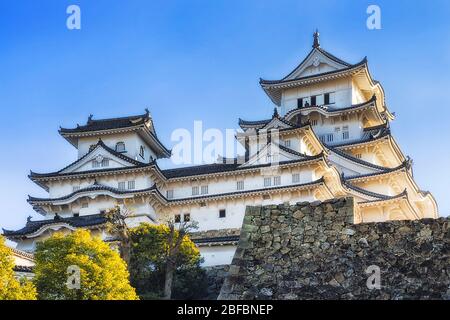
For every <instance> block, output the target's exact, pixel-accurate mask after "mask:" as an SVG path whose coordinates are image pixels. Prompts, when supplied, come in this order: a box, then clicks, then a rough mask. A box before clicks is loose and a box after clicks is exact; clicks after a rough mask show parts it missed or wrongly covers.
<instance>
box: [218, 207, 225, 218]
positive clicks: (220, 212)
mask: <svg viewBox="0 0 450 320" xmlns="http://www.w3.org/2000/svg"><path fill="white" fill-rule="evenodd" d="M226 216H227V212H226V211H225V209H220V210H219V218H225V217H226Z"/></svg>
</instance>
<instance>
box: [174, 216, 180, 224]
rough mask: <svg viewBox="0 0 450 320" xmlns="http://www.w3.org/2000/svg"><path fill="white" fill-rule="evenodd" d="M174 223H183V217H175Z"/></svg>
mask: <svg viewBox="0 0 450 320" xmlns="http://www.w3.org/2000/svg"><path fill="white" fill-rule="evenodd" d="M174 221H175V223H180V222H181V215H180V214H176V215H175V216H174Z"/></svg>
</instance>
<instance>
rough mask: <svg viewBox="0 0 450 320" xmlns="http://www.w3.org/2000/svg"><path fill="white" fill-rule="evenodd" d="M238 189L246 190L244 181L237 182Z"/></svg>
mask: <svg viewBox="0 0 450 320" xmlns="http://www.w3.org/2000/svg"><path fill="white" fill-rule="evenodd" d="M236 189H237V190H244V181H237V182H236Z"/></svg>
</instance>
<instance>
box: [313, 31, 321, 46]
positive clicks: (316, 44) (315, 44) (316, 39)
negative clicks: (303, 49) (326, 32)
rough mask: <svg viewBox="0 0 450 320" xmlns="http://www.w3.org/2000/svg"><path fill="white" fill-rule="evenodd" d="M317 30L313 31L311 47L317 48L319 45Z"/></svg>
mask: <svg viewBox="0 0 450 320" xmlns="http://www.w3.org/2000/svg"><path fill="white" fill-rule="evenodd" d="M319 36H320V33H319V30H318V29H316V32H314V43H313V48H318V47H320V42H319Z"/></svg>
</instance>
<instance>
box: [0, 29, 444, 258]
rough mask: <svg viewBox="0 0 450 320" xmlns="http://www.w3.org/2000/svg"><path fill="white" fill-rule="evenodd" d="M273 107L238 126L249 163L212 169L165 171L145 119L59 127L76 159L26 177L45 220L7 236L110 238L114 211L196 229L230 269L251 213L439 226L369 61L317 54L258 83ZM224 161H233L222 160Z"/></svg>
mask: <svg viewBox="0 0 450 320" xmlns="http://www.w3.org/2000/svg"><path fill="white" fill-rule="evenodd" d="M260 84H261V86H262V88H263V90H264V91H265V92H266V94H267V95H268V96H269V98H270V99H271V100H272V101H273V103H274V104H275V111H274V113H273V115H272V117H271V118H269V119H266V120H258V121H244V120H241V119H240V120H239V125H240V127H241V128H242V129H243V132H240V133H238V134H237V135H236V139H237V140H238V141H239V142H240V143H241V144H242V145H243V146H244V147H245V150H246V153H245V156H242V157H237V158H235V159H226V160H227V161H222V162H220V163H215V164H210V165H201V166H193V167H186V168H176V169H169V170H161V169H160V168H159V167H158V163H157V162H158V160H157V159H159V158H164V157H169V156H170V151H169V150H168V149H167V148H166V147H164V146H163V144H162V143H161V142H160V141H159V140H158V138H157V136H156V132H155V129H154V126H153V122H152V119H151V117H150V115H149V113H148V111H147V113H146V114H144V115H139V116H131V117H126V118H114V119H104V120H94V119H93V118H92V116H91V117H89V119H88V121H87V123H86V124H85V125H83V126H77V127H76V128H75V129H63V128H62V129H61V130H60V134H61V135H62V136H63V137H64V138H65V139H66V140H67V141H68V142H70V143H71V144H72V145H73V146H75V147H76V148H77V149H78V159H77V160H76V161H75V162H73V163H72V164H70V165H68V166H67V167H65V168H63V169H61V170H59V171H56V172H52V173H46V174H38V173H34V172H32V173H31V174H30V179H31V180H32V181H34V182H35V183H37V184H38V185H39V186H41V187H43V188H44V189H45V190H47V191H48V192H49V197H48V198H45V199H42V198H34V197H30V198H29V200H28V201H29V203H30V204H31V205H32V206H33V208H34V209H35V210H36V211H37V212H39V213H41V214H42V215H43V216H44V218H43V219H42V220H39V221H31V220H30V219H29V220H28V222H27V224H26V226H25V227H24V228H23V229H20V230H17V231H8V230H4V235H5V236H7V237H8V238H9V239H11V240H13V241H16V242H17V243H18V248H19V249H21V250H26V251H33V249H34V247H35V244H36V242H37V241H40V240H42V239H45V238H46V237H48V236H49V235H50V234H51V233H52V232H54V231H56V230H58V231H67V232H70V230H74V229H75V228H79V227H82V228H89V229H91V230H93V232H94V233H96V234H99V235H101V236H102V237H103V238H104V239H106V240H107V239H108V234H106V232H105V230H104V224H105V218H104V212H105V211H106V210H108V209H109V208H111V207H113V206H114V205H116V204H119V205H121V206H125V207H127V208H128V209H130V210H131V211H132V212H133V217H132V218H131V219H130V223H131V224H134V225H135V224H138V223H140V222H144V221H145V222H150V223H161V222H164V221H166V220H167V219H175V221H177V222H181V221H188V220H189V221H197V222H198V226H199V230H198V233H196V234H195V235H193V239H194V241H195V242H196V243H197V245H198V246H199V248H200V252H201V253H202V255H203V257H204V258H205V265H206V266H211V265H220V264H228V263H230V262H231V259H232V257H233V255H234V251H235V248H236V244H237V241H238V240H239V228H240V227H241V225H242V219H243V216H244V213H245V208H246V206H248V205H267V204H280V203H285V202H289V203H291V204H292V203H296V202H300V201H316V200H321V201H323V200H327V199H332V198H338V197H342V196H352V197H354V199H355V202H356V212H355V222H357V223H359V222H371V221H385V220H395V219H420V218H427V217H430V218H436V217H437V216H438V210H437V205H436V202H435V200H434V198H433V196H432V195H431V194H430V193H429V192H425V191H422V190H421V189H420V188H419V187H418V185H417V184H416V182H415V181H414V179H413V174H412V161H411V160H410V159H409V158H408V157H406V156H405V155H404V154H403V153H402V151H401V149H400V147H399V146H398V144H397V143H396V141H395V139H394V137H393V136H392V135H391V131H390V122H391V121H392V120H393V119H394V115H393V114H392V113H391V112H390V111H389V110H388V108H387V106H386V104H385V96H384V90H383V87H382V86H381V84H380V83H379V82H378V81H375V80H374V79H372V77H371V75H370V72H369V68H368V63H367V59H366V58H364V59H363V60H362V61H361V62H358V63H356V64H350V63H347V62H345V61H343V60H341V59H338V58H336V57H335V56H333V55H332V54H330V53H328V52H327V51H325V50H324V49H322V48H321V47H320V44H319V34H318V32H316V33H315V34H314V44H313V48H312V50H311V51H310V52H309V54H308V55H307V56H306V58H305V59H304V60H303V61H302V62H301V63H300V64H299V65H298V66H297V67H296V68H295V69H294V70H293V71H292V72H291V73H289V74H288V75H287V76H285V77H284V78H282V79H281V80H263V79H261V80H260ZM230 160H232V161H230Z"/></svg>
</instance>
